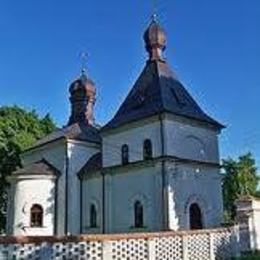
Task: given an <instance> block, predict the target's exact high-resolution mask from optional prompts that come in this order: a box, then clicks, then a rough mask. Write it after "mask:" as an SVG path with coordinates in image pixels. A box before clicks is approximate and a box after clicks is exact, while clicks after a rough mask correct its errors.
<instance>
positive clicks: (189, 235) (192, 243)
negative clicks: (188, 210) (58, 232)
mask: <svg viewBox="0 0 260 260" xmlns="http://www.w3.org/2000/svg"><path fill="white" fill-rule="evenodd" d="M238 231H240V230H239V229H238V228H235V227H233V228H223V229H215V230H203V231H192V232H190V231H186V232H161V233H145V234H143V233H142V234H124V235H96V236H91V235H90V236H81V237H64V238H55V237H51V238H50V237H48V238H44V237H42V238H14V237H12V238H11V237H6V238H4V237H2V238H1V237H0V260H4V259H8V260H9V259H17V260H18V259H19V260H27V259H35V260H36V259H40V260H43V259H44V260H49V259H55V260H63V259H66V260H67V259H68V260H76V259H79V260H85V259H88V260H145V259H149V260H181V259H185V260H208V259H228V258H230V257H231V256H235V255H238V254H239V251H240V248H242V247H241V246H242V244H241V243H242V242H243V243H244V241H241V243H240V239H239V232H238ZM243 232H244V233H243V235H242V236H243V238H245V235H246V231H245V229H244V231H243Z"/></svg>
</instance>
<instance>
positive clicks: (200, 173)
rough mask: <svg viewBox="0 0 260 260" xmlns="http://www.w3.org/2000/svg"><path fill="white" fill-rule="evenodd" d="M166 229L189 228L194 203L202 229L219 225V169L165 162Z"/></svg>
mask: <svg viewBox="0 0 260 260" xmlns="http://www.w3.org/2000/svg"><path fill="white" fill-rule="evenodd" d="M166 170H167V176H168V185H169V186H168V205H169V227H170V229H172V230H178V229H189V228H190V226H189V224H190V221H189V220H190V216H189V208H190V205H191V204H192V203H197V204H198V205H199V207H200V209H201V212H202V222H203V227H206V228H211V227H216V226H219V224H220V223H221V221H222V216H223V206H222V192H221V176H220V173H219V169H218V167H214V166H205V165H196V164H183V163H174V162H168V163H167V164H166Z"/></svg>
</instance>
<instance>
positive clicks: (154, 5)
mask: <svg viewBox="0 0 260 260" xmlns="http://www.w3.org/2000/svg"><path fill="white" fill-rule="evenodd" d="M156 13H157V0H152V21H153V22H156V21H157V14H156Z"/></svg>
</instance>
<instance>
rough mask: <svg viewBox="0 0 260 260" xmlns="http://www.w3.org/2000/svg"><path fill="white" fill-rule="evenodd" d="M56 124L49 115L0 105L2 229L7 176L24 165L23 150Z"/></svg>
mask: <svg viewBox="0 0 260 260" xmlns="http://www.w3.org/2000/svg"><path fill="white" fill-rule="evenodd" d="M55 128H56V126H55V124H54V122H53V120H52V119H51V117H50V115H49V114H47V115H46V116H45V117H43V118H41V117H39V116H38V115H37V113H36V112H35V111H34V110H33V111H26V110H25V109H23V108H20V107H18V106H12V107H0V232H2V231H3V230H4V227H5V218H6V202H7V187H8V183H7V181H6V177H7V176H8V175H9V174H10V173H11V172H13V171H14V170H16V169H17V168H18V167H20V166H21V161H20V154H21V152H22V151H23V150H25V149H27V148H29V147H30V146H32V145H33V144H34V143H35V142H36V141H37V140H38V139H40V138H42V137H43V136H45V135H46V134H48V133H50V132H52V131H53V130H54V129H55Z"/></svg>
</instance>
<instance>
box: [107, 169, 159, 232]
mask: <svg viewBox="0 0 260 260" xmlns="http://www.w3.org/2000/svg"><path fill="white" fill-rule="evenodd" d="M105 178H106V180H105V181H106V188H105V189H106V192H105V195H106V225H105V226H106V232H107V233H119V232H134V231H139V230H138V229H135V228H134V208H133V207H134V203H135V201H136V200H139V201H141V202H142V204H143V207H144V226H145V228H144V229H142V231H156V230H157V231H158V230H160V229H161V228H162V183H161V165H160V164H158V165H156V166H150V167H148V166H146V167H140V168H135V169H131V170H130V169H129V170H127V169H124V170H122V171H120V170H117V171H115V172H111V174H109V175H106V177H105Z"/></svg>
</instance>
